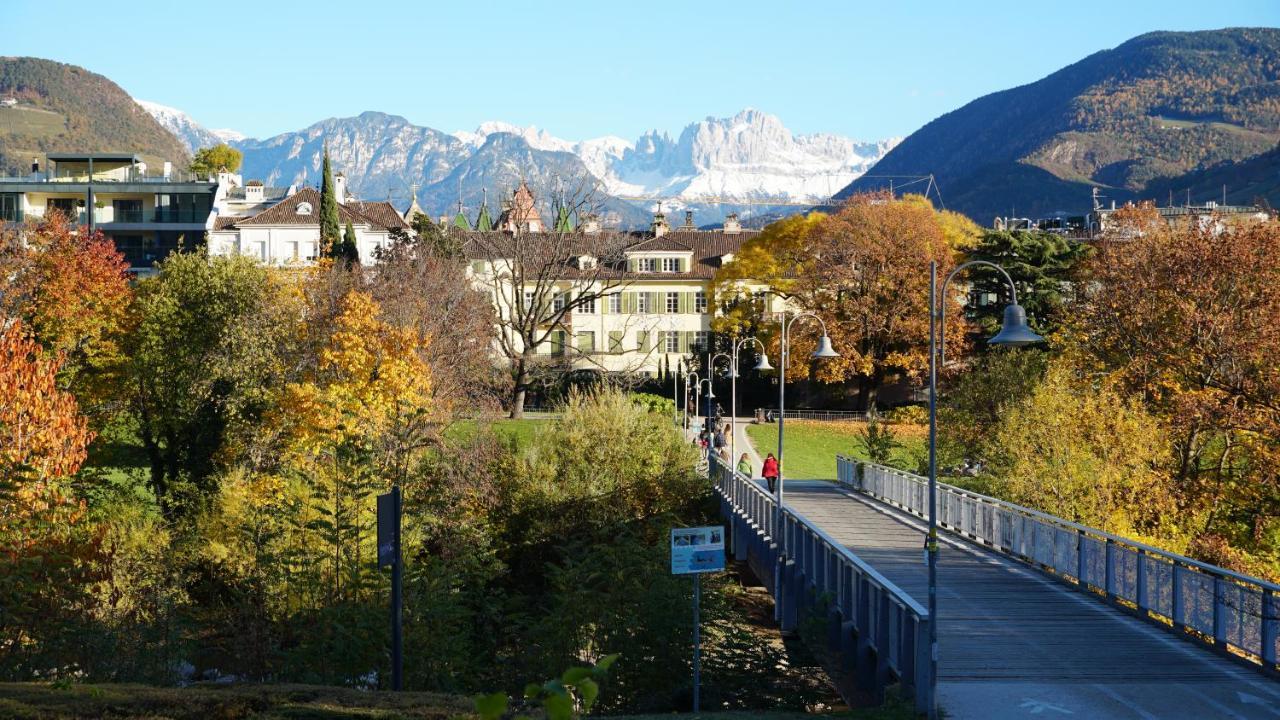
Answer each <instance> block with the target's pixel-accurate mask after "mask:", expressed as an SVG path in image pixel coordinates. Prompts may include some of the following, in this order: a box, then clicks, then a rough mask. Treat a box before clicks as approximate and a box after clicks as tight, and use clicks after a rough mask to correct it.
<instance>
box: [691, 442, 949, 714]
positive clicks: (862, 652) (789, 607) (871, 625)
mask: <svg viewBox="0 0 1280 720" xmlns="http://www.w3.org/2000/svg"><path fill="white" fill-rule="evenodd" d="M708 472H709V474H710V476H711V480H712V482H713V484H714V486H715V489H716V492H717V493H718V494H719V495H720V499H721V509H722V511H723V514H724V515H725V516H726V517H728V518H730V519H731V523H732V526H731V530H730V537H731V538H733V543H734V553H735V555H736V556H738V558H739V559H742V560H748V562H751V563H752V565H753V567H758V568H759V569H758V570H757V575H758V576H760V577H761V579H762V580H763V581H764V582H765V583H766V585H767V586H770V587H772V588H773V591H774V599H775V602H777V603H778V606H779V611H780V617H782V618H783V627H784V629H789V628H788V625H790V626H791V627H792V628H794V624H795V623H796V621H797V620H798V619H799V617H800V615H799V609H800V608H802V607H814V606H815V605H816V604H817V601H818V599H819V598H824V597H825V598H826V599H827V600H828V601H829V605H828V607H827V611H828V618H827V619H828V621H829V623H830V624H829V634H828V642H829V644H830V645H831V649H832V650H833V651H836V652H839V653H840V655H841V656H842V657H843V658H844V662H845V664H846V668H847V669H852V670H853V671H854V674H855V676H857V677H859V678H860V680H859V684H861V685H862V686H863V688H864V689H868V690H871V691H873V692H879V691H883V689H884V688H885V687H886V686H887V685H888V684H890V683H891V682H892V681H894V680H896V681H898V682H900V683H901V685H902V687H903V689H904V690H905V691H906V692H907V693H908V696H909V697H912V698H914V700H915V703H916V707H917V709H919V710H920V711H921V712H927V711H928V709H929V707H930V706H931V704H932V700H931V698H930V693H931V692H932V689H931V688H932V685H931V683H930V682H929V673H930V672H931V666H930V663H929V611H928V610H927V609H926V608H925V607H924V606H923V605H921V604H920V603H918V602H917V601H916V600H915V599H914V598H912V597H911V596H910V595H908V594H907V593H906V592H905V591H903V590H902V589H901V588H899V587H898V586H897V585H895V584H893V583H892V582H891V581H890V580H889V579H888V578H886V577H884V576H883V575H881V574H880V573H878V572H876V570H875V569H874V568H872V567H871V566H870V565H869V564H867V563H866V562H864V561H863V560H862V559H861V558H859V557H858V556H857V555H855V554H854V553H853V552H851V551H850V550H849V549H848V548H846V547H845V546H844V545H843V544H841V543H840V542H839V541H837V540H835V539H834V538H832V537H831V536H830V535H828V534H827V533H826V532H824V531H823V530H822V529H821V528H819V527H818V525H817V524H816V523H813V522H811V521H810V520H808V519H807V518H805V517H804V516H803V515H801V514H800V513H798V512H796V511H795V510H794V509H792V508H789V507H785V506H784V507H783V510H782V512H781V513H778V512H777V504H776V502H775V499H774V496H773V495H771V494H769V493H768V492H766V491H765V490H764V488H762V487H760V486H759V485H758V484H756V483H755V482H754V481H752V480H751V479H750V478H748V477H746V476H745V475H743V474H742V473H739V472H736V471H735V470H733V469H732V468H730V467H728V466H725V465H723V464H721V463H719V462H717V461H716V460H715V458H714V457H713V458H712V462H711V464H710V467H709V470H708ZM748 554H750V555H753V557H747V555H748ZM752 561H755V562H752ZM766 568H767V569H766ZM770 576H772V577H770ZM787 618H791V619H790V620H788V619H787Z"/></svg>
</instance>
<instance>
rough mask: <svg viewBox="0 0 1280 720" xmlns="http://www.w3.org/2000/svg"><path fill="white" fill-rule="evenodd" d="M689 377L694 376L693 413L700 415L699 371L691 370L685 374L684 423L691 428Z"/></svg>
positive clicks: (686, 427)
mask: <svg viewBox="0 0 1280 720" xmlns="http://www.w3.org/2000/svg"><path fill="white" fill-rule="evenodd" d="M689 378H693V383H694V385H693V388H694V390H693V415H694V417H697V415H698V387H699V385H698V373H697V372H695V371H693V370H690V371H688V372H686V373H685V374H684V425H685V429H686V430H687V429H688V428H689Z"/></svg>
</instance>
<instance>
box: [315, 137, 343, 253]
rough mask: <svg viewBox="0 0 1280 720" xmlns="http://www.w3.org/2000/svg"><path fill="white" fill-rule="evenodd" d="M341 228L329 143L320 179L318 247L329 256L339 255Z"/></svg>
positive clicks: (326, 145) (326, 146)
mask: <svg viewBox="0 0 1280 720" xmlns="http://www.w3.org/2000/svg"><path fill="white" fill-rule="evenodd" d="M341 232H342V230H341V229H339V227H338V199H337V197H335V195H334V190H333V172H332V170H331V169H330V167H329V144H328V143H325V146H324V169H323V170H322V171H321V179H320V247H321V248H322V251H323V252H324V253H325V254H327V255H329V256H330V257H336V256H338V255H341V249H340V247H339V246H340V245H341V244H342V236H341V234H340V233H341Z"/></svg>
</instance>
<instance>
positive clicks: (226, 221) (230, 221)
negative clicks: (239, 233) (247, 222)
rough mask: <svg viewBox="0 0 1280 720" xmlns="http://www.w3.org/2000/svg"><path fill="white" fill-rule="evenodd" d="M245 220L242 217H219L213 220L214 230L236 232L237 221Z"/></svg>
mask: <svg viewBox="0 0 1280 720" xmlns="http://www.w3.org/2000/svg"><path fill="white" fill-rule="evenodd" d="M237 220H244V218H242V217H233V216H227V215H219V216H218V217H215V218H214V219H213V229H214V230H235V229H236V221H237Z"/></svg>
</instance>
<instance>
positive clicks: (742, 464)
mask: <svg viewBox="0 0 1280 720" xmlns="http://www.w3.org/2000/svg"><path fill="white" fill-rule="evenodd" d="M738 472H740V473H742V474H743V475H746V476H747V477H751V459H750V458H748V457H747V454H746V453H742V457H740V458H738Z"/></svg>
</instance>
